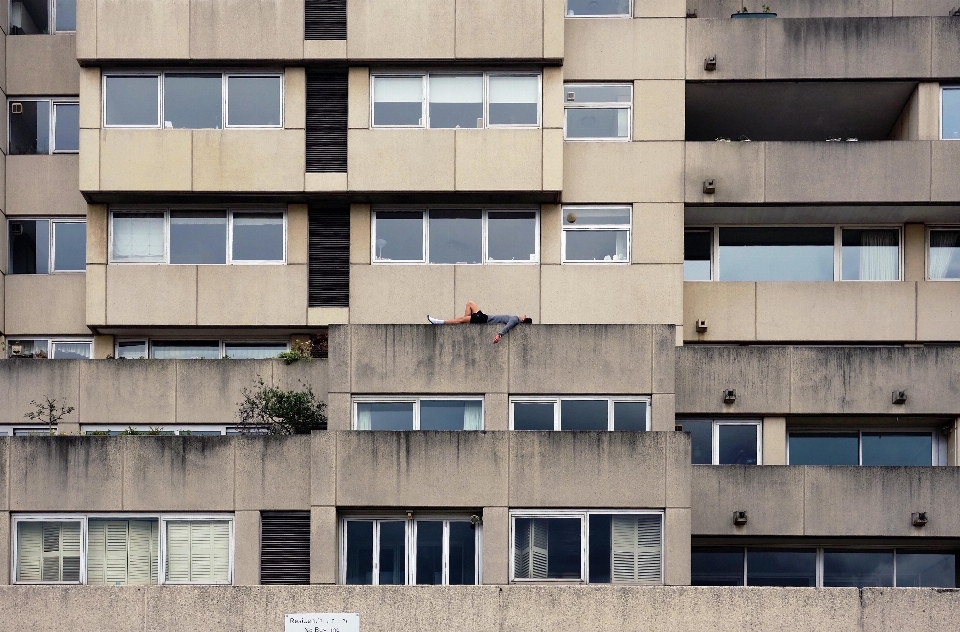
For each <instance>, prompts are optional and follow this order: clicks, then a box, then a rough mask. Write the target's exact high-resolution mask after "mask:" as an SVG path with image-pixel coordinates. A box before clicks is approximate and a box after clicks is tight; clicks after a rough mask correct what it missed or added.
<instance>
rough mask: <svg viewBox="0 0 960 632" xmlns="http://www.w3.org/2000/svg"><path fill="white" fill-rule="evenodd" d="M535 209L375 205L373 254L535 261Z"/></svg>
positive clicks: (404, 258)
mask: <svg viewBox="0 0 960 632" xmlns="http://www.w3.org/2000/svg"><path fill="white" fill-rule="evenodd" d="M537 219H538V214H537V212H536V211H522V210H493V209H490V210H487V209H430V210H426V211H424V210H416V211H414V210H396V211H388V210H382V211H381V210H378V211H374V213H373V235H372V244H371V247H372V251H373V260H374V261H375V262H379V263H387V262H403V263H454V264H480V263H536V262H537V261H538V259H539V241H540V240H539V234H538V221H537Z"/></svg>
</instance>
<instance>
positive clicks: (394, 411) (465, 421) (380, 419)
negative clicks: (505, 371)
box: [354, 397, 483, 430]
mask: <svg viewBox="0 0 960 632" xmlns="http://www.w3.org/2000/svg"><path fill="white" fill-rule="evenodd" d="M354 428H356V429H357V430H483V400H482V399H480V398H471V399H466V398H426V397H423V398H417V397H410V398H403V397H401V398H391V399H386V398H384V399H370V398H364V399H358V400H355V401H354Z"/></svg>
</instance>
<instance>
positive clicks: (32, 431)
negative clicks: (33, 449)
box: [0, 423, 57, 437]
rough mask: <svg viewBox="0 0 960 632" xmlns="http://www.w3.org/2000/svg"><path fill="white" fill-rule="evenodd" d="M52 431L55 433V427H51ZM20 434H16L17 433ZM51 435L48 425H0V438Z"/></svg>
mask: <svg viewBox="0 0 960 632" xmlns="http://www.w3.org/2000/svg"><path fill="white" fill-rule="evenodd" d="M52 431H53V432H54V433H56V431H57V426H56V424H54V425H53V428H52ZM18 432H19V433H20V434H17V433H18ZM50 434H51V427H50V426H49V425H48V424H36V423H33V424H30V423H27V424H3V425H0V437H22V436H30V435H38V436H48V435H50Z"/></svg>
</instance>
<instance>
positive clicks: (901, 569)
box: [897, 551, 957, 588]
mask: <svg viewBox="0 0 960 632" xmlns="http://www.w3.org/2000/svg"><path fill="white" fill-rule="evenodd" d="M897 586H899V587H901V588H956V587H957V555H956V553H932V552H931V553H926V552H916V553H912V552H908V553H901V552H900V551H897Z"/></svg>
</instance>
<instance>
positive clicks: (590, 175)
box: [563, 142, 683, 203]
mask: <svg viewBox="0 0 960 632" xmlns="http://www.w3.org/2000/svg"><path fill="white" fill-rule="evenodd" d="M563 186H564V191H563V201H564V202H567V203H572V202H585V203H597V202H608V203H615V202H617V203H623V202H682V201H683V197H682V196H683V143H679V142H662V143H659V142H649V143H617V142H567V143H564V146H563Z"/></svg>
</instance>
